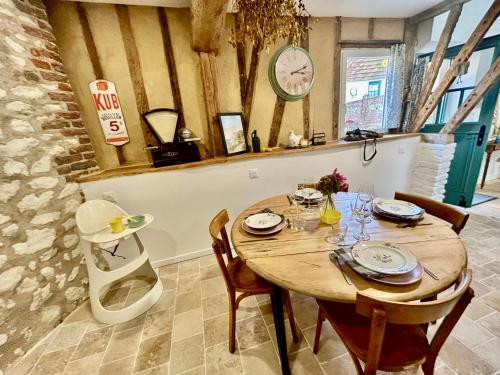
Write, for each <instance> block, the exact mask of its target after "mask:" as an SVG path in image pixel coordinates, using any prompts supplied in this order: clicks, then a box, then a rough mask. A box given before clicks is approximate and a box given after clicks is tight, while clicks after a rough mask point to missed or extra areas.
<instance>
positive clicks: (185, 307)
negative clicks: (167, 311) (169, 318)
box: [175, 289, 201, 315]
mask: <svg viewBox="0 0 500 375" xmlns="http://www.w3.org/2000/svg"><path fill="white" fill-rule="evenodd" d="M199 308H201V290H200V289H196V290H193V291H192V292H188V293H184V294H178V295H177V299H176V300H175V314H176V315H177V314H182V313H184V312H187V311H190V310H193V309H199Z"/></svg>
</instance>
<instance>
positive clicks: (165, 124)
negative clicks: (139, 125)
mask: <svg viewBox="0 0 500 375" xmlns="http://www.w3.org/2000/svg"><path fill="white" fill-rule="evenodd" d="M142 118H143V119H144V122H146V124H147V125H148V126H149V128H150V129H151V130H152V131H153V135H154V136H155V138H156V140H157V141H158V142H159V143H160V144H162V145H164V144H166V143H172V142H174V140H175V139H176V134H177V121H178V119H179V112H177V111H175V110H173V109H170V108H156V109H152V110H151V111H148V112H144V113H143V114H142Z"/></svg>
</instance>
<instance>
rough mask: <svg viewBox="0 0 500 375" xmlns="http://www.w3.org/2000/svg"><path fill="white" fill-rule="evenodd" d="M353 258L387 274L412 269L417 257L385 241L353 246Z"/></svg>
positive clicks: (369, 267)
mask: <svg viewBox="0 0 500 375" xmlns="http://www.w3.org/2000/svg"><path fill="white" fill-rule="evenodd" d="M351 253H352V257H353V259H354V260H355V261H356V262H358V263H359V264H361V265H362V266H363V267H365V268H368V269H370V270H372V271H376V272H379V273H383V274H387V275H400V274H403V273H407V272H410V271H412V270H413V269H414V268H415V267H416V266H417V264H418V261H417V258H416V257H415V256H414V255H413V254H412V253H410V252H409V251H407V250H405V249H402V248H400V247H399V246H397V245H394V244H391V243H388V242H383V241H366V242H361V243H359V244H357V245H356V246H354V247H353V248H352V251H351Z"/></svg>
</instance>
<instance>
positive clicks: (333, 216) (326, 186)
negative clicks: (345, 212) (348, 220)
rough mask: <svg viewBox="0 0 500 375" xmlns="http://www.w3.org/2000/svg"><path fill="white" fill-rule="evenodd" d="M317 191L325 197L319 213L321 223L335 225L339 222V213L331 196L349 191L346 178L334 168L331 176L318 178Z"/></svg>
mask: <svg viewBox="0 0 500 375" xmlns="http://www.w3.org/2000/svg"><path fill="white" fill-rule="evenodd" d="M317 189H318V190H319V191H320V192H321V193H322V194H323V195H324V196H325V197H326V199H325V203H324V205H323V207H322V208H321V211H320V218H321V221H322V222H323V223H326V224H336V223H337V222H338V221H339V220H340V217H341V213H340V211H337V210H336V209H335V203H334V200H333V194H335V193H338V192H339V191H347V190H348V189H349V184H348V183H347V178H346V177H345V176H343V175H341V174H340V173H339V172H338V171H337V168H335V170H334V171H333V172H332V174H329V175H326V176H323V177H321V178H320V180H319V183H318V186H317Z"/></svg>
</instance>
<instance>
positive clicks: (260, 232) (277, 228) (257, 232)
mask: <svg viewBox="0 0 500 375" xmlns="http://www.w3.org/2000/svg"><path fill="white" fill-rule="evenodd" d="M241 227H242V228H243V230H244V231H245V232H247V233H250V234H255V235H257V236H266V235H269V234H275V233H278V232H280V231H281V230H282V229H283V228H284V227H286V221H285V220H283V221H282V222H281V223H279V224H278V225H276V226H275V227H272V228H269V229H260V230H259V229H253V228H250V227H249V226H248V225H246V223H245V221H242V222H241Z"/></svg>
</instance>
